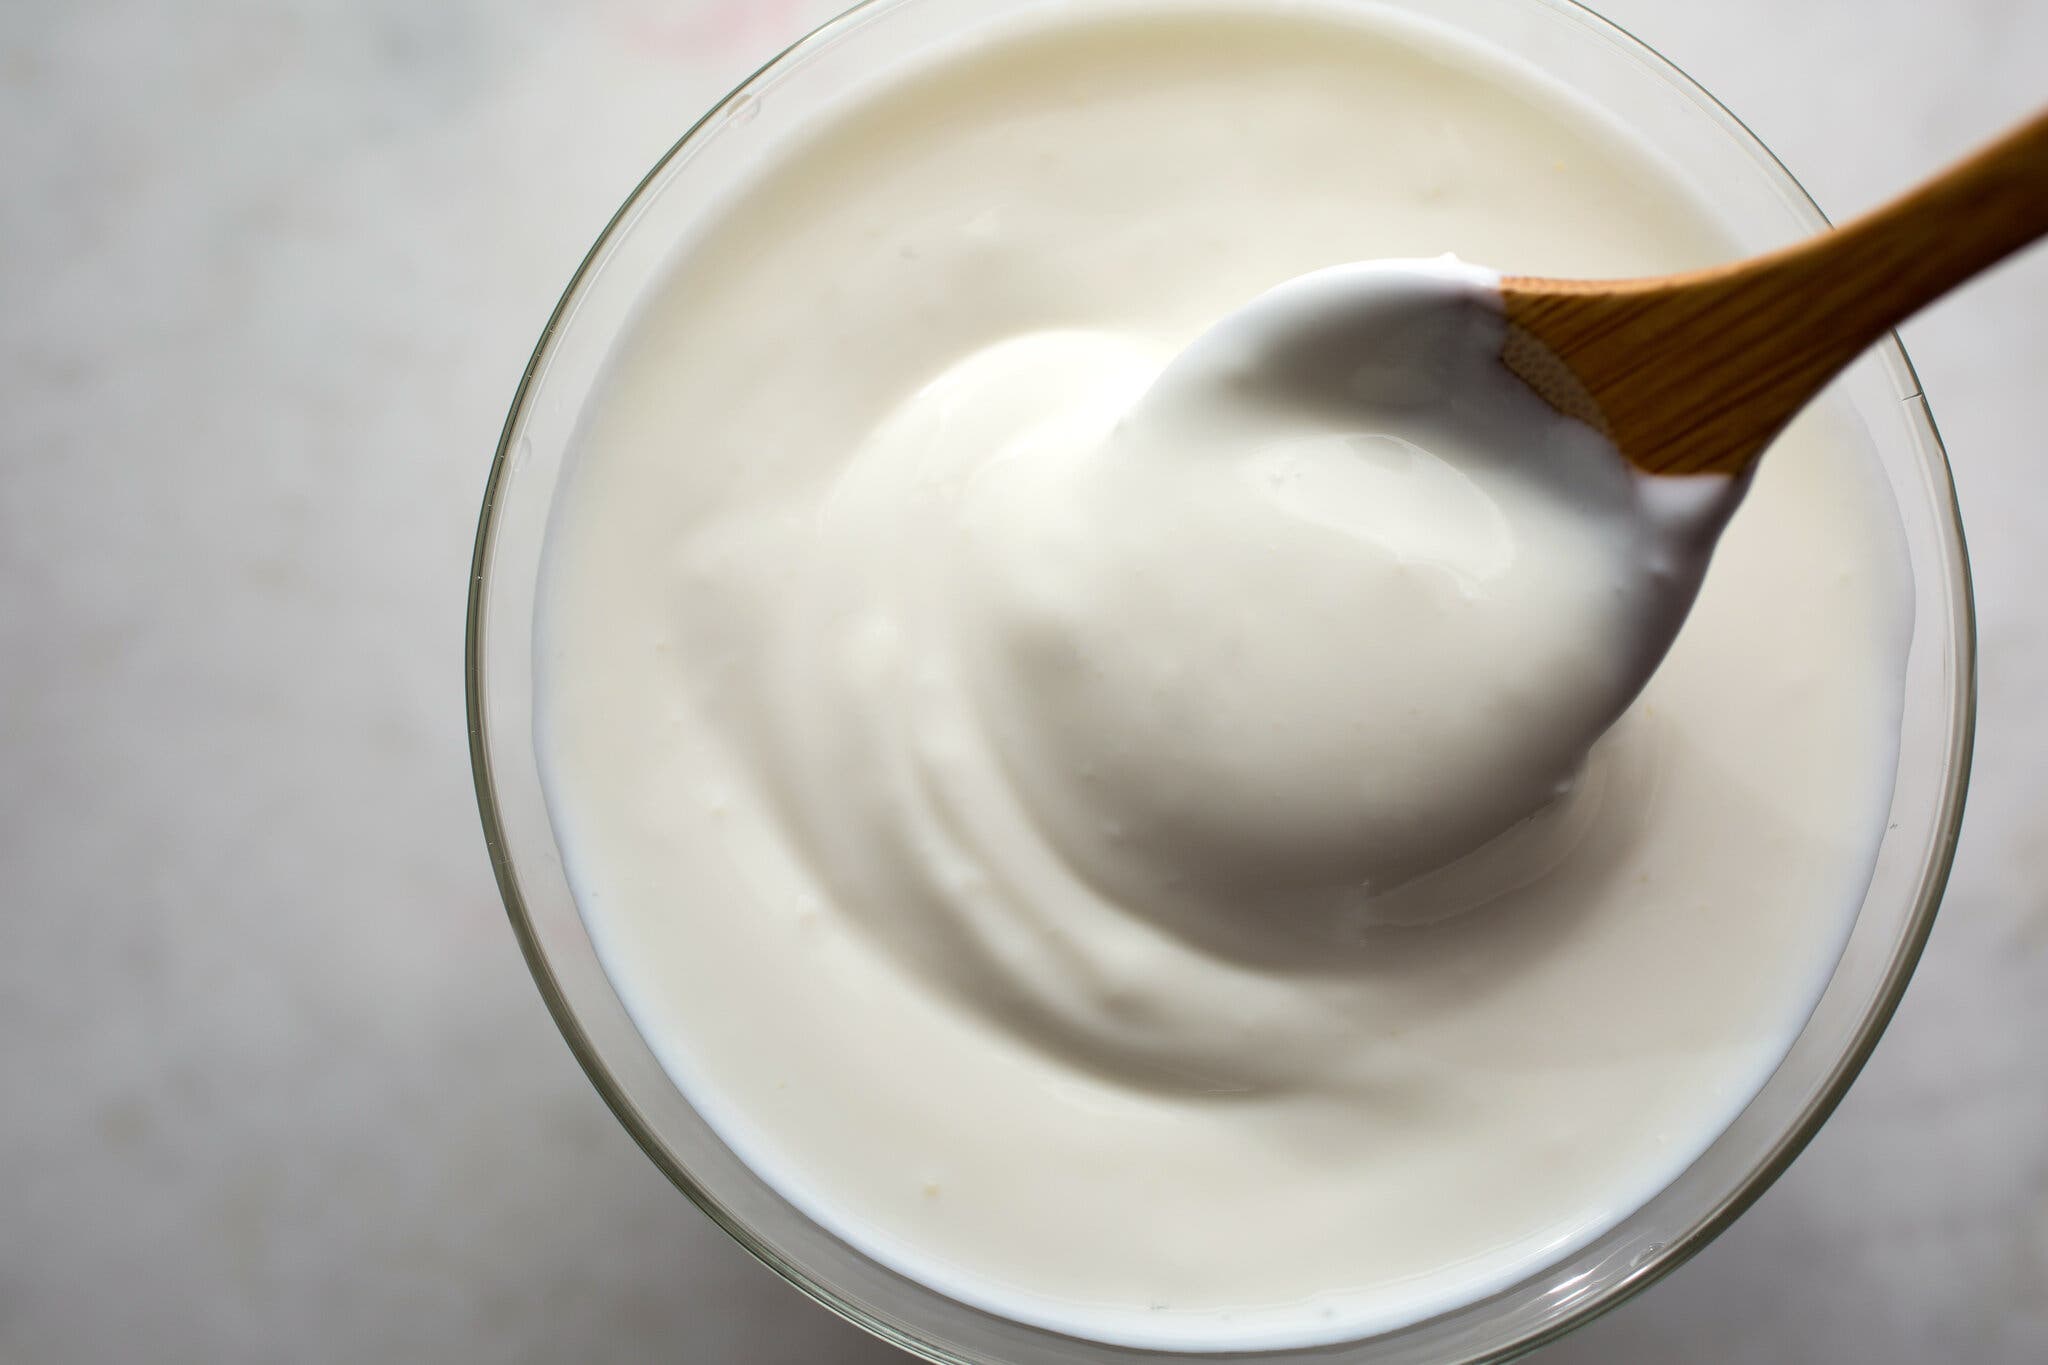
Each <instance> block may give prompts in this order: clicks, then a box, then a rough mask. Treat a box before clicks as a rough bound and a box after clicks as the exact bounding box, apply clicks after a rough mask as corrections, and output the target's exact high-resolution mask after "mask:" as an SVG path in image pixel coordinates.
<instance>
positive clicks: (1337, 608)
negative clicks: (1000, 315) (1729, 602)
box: [956, 259, 1739, 932]
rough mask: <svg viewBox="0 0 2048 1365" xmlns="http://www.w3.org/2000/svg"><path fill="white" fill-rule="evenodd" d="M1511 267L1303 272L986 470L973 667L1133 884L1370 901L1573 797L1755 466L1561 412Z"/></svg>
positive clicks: (1012, 743)
mask: <svg viewBox="0 0 2048 1365" xmlns="http://www.w3.org/2000/svg"><path fill="white" fill-rule="evenodd" d="M1497 286H1498V279H1497V276H1495V275H1494V274H1492V272H1489V271H1486V270H1483V269H1479V268H1476V267H1473V266H1468V265H1464V264H1461V263H1459V262H1456V261H1453V260H1449V259H1445V260H1439V261H1421V262H1418V261H1407V262H1375V263H1368V264H1360V265H1349V266H1342V267H1338V268H1336V269H1331V270H1325V271H1320V272H1317V273H1315V274H1312V275H1308V276H1305V277H1302V278H1300V279H1297V280H1295V281H1292V282H1291V283H1288V284H1285V285H1283V286H1281V287H1279V288H1277V289H1275V290H1272V291H1271V292H1269V293H1267V294H1265V295H1264V296H1262V297H1260V298H1258V299H1257V300H1255V301H1254V302H1252V303H1251V304H1250V305H1248V306H1247V307H1245V308H1244V309H1242V310H1240V311H1239V312H1237V313H1235V314H1233V315H1232V316H1230V317H1229V318H1227V319H1225V320H1224V321H1223V322H1221V323H1220V324H1218V325H1216V326H1214V327H1213V328H1211V329H1210V330H1209V331H1207V332H1206V333H1204V334H1203V335H1202V336H1200V337H1199V338H1198V339H1197V340H1196V341H1195V342H1194V343H1193V344H1192V345H1190V346H1188V347H1187V348H1186V349H1185V350H1183V351H1181V352H1180V353H1179V354H1178V355H1176V356H1175V357H1173V359H1172V360H1171V361H1170V363H1168V364H1167V365H1166V366H1165V368H1164V370H1163V372H1161V373H1159V374H1158V375H1157V377H1156V378H1155V379H1151V380H1150V382H1149V383H1148V384H1147V386H1146V387H1145V389H1144V392H1143V393H1142V396H1140V397H1138V398H1137V399H1136V401H1135V402H1134V403H1132V404H1131V405H1130V406H1129V407H1128V408H1127V409H1124V410H1121V411H1117V410H1116V408H1117V404H1116V400H1115V398H1114V396H1112V397H1110V399H1109V401H1108V402H1107V403H1104V404H1101V405H1099V406H1098V407H1097V408H1096V411H1095V416H1094V425H1093V426H1090V425H1089V424H1088V423H1087V422H1086V421H1085V420H1078V419H1076V417H1075V416H1074V415H1073V414H1074V409H1071V408H1070V409H1069V414H1068V416H1067V417H1065V418H1064V419H1054V420H1052V421H1049V422H1048V423H1046V424H1044V425H1043V426H1040V427H1038V428H1036V429H1034V430H1033V431H1032V432H1031V433H1029V434H1028V435H1026V436H1024V437H1023V438H1021V439H1019V440H1017V441H1016V442H1014V444H1013V445H1012V447H1011V448H1010V449H1009V450H1007V451H1006V452H1004V454H1003V455H1002V456H1001V457H1000V458H998V459H996V460H994V461H992V462H991V463H990V464H988V465H987V466H986V467H985V468H984V469H983V470H982V471H981V473H980V474H979V476H978V477H977V478H976V480H975V481H974V484H973V486H972V488H971V489H970V490H969V491H968V493H967V496H966V498H965V499H964V502H963V507H962V511H961V522H960V544H959V547H958V553H959V555H960V558H961V560H962V562H963V565H964V575H963V583H962V592H961V599H962V602H963V604H964V607H965V609H964V610H963V611H961V612H960V614H959V616H958V618H957V624H956V628H957V630H958V632H959V635H960V638H961V639H962V640H963V641H964V642H965V643H966V647H967V648H968V650H969V651H970V654H971V657H972V659H973V661H974V665H975V667H974V682H975V688H974V690H975V696H976V698H977V701H978V702H979V704H980V706H981V708H982V711H983V714H984V716H985V718H986V720H987V722H988V724H989V726H990V728H991V731H992V733H993V734H994V735H995V737H996V739H997V743H998V746H999V748H1000V750H1001V753H1002V757H1003V760H1004V763H1005V765H1006V767H1007V769H1008V771H1009V772H1010V773H1011V774H1012V775H1013V778H1014V780H1015V782H1016V783H1017V785H1018V787H1019V789H1020V791H1021V793H1022V794H1023V796H1024V798H1025V799H1026V800H1027V801H1028V803H1029V804H1030V806H1031V809H1032V810H1033V812H1034V814H1035V816H1036V818H1037V820H1038V821H1039V822H1040V824H1041V825H1042V826H1043V828H1044V829H1045V830H1046V831H1047V832H1048V833H1049V835H1050V836H1051V837H1052V838H1053V839H1054V840H1055V842H1056V843H1057V844H1058V845H1059V847H1060V848H1061V849H1062V850H1063V851H1064V852H1065V854H1066V856H1067V857H1068V858H1070V859H1071V860H1072V861H1073V862H1074V863H1075V865H1076V866H1077V867H1079V868H1080V869H1082V870H1083V872H1084V873H1085V874H1086V875H1088V876H1089V877H1090V878H1091V879H1092V880H1094V881H1095V882H1097V883H1098V884H1099V885H1101V886H1103V887H1105V888H1106V889H1108V890H1109V891H1110V892H1111V893H1112V894H1114V895H1115V896H1117V897H1118V898H1119V899H1120V900H1123V901H1126V902H1128V903H1135V904H1138V905H1143V906H1148V907H1156V908H1158V909H1159V910H1160V911H1161V912H1162V913H1175V914H1183V915H1184V914H1188V913H1195V914H1206V913H1209V912H1211V911H1213V910H1214V909H1215V908H1217V907H1226V906H1228V907H1237V908H1238V909H1239V910H1240V911H1247V912H1250V913H1253V914H1255V915H1257V916H1259V917H1260V918H1262V919H1264V920H1265V921H1267V923H1266V925H1265V926H1264V927H1263V928H1262V930H1261V932H1272V928H1273V926H1272V923H1271V922H1272V920H1274V919H1275V918H1280V919H1284V918H1286V917H1288V916H1293V917H1294V918H1296V919H1302V918H1304V917H1305V918H1307V919H1308V920H1309V921H1311V922H1316V921H1319V920H1329V919H1330V918H1331V917H1332V916H1334V917H1335V918H1336V920H1337V921H1339V922H1354V921H1355V920H1356V919H1357V916H1358V912H1359V911H1360V909H1361V908H1363V909H1365V910H1367V911H1370V909H1371V907H1373V906H1375V905H1381V906H1386V905H1391V904H1392V903H1393V900H1392V898H1391V895H1390V893H1393V892H1396V891H1397V890H1399V889H1400V888H1402V887H1404V886H1407V885H1408V884H1410V883H1412V882H1414V881H1415V880H1416V879H1417V878H1419V877H1422V876H1423V875H1424V874H1427V873H1431V872H1433V871H1436V870H1437V869H1442V868H1445V867H1446V866H1448V865H1450V864H1452V863H1455V862H1457V861H1458V860H1460V859H1462V858H1465V857H1466V856H1467V855H1470V854H1473V853H1474V852H1475V851H1477V850H1479V849H1481V848H1482V847H1483V846H1485V845H1488V844H1489V843H1491V842H1492V841H1495V840H1497V839H1500V838H1501V837H1502V836H1504V835H1507V834H1509V833H1510V832H1511V831H1512V830H1513V829H1514V828H1515V827H1516V826H1518V825H1521V824H1522V823H1524V822H1526V821H1529V820H1531V819H1532V818H1533V817H1536V816H1538V815H1539V814H1540V813H1542V812H1544V811H1546V810H1547V809H1550V808H1552V807H1554V806H1556V805H1557V804H1558V802H1559V799H1560V798H1561V797H1563V796H1564V795H1566V794H1567V793H1569V792H1570V790H1571V789H1572V787H1573V784H1574V782H1575V780H1576V777H1577V775H1578V773H1579V771H1580V769H1581V766H1582V764H1583V763H1584V761H1585V758H1586V755H1587V752H1588V750H1589V749H1590V748H1591V747H1592V746H1593V744H1594V743H1595V742H1596V741H1597V740H1598V739H1599V738H1600V736H1601V735H1602V733H1603V732H1605V731H1606V730H1607V728H1608V727H1609V726H1610V725H1611V724H1613V722H1614V721H1615V719H1616V718H1617V717H1618V716H1619V715H1620V714H1621V713H1622V712H1623V711H1624V710H1625V709H1626V708H1627V706H1628V705H1629V703H1630V702H1631V701H1633V700H1634V698H1635V696H1636V694H1637V693H1638V692H1639V691H1640V690H1641V688H1642V686H1643V684H1644V683H1645V682H1646V681H1647V680H1648V678H1649V675H1650V673H1651V671H1652V670H1653V669H1654V668H1655V667H1656V664H1657V662H1658V661H1659V660H1660V659H1661V658H1662V657H1663V655H1664V653H1665V651H1666V650H1667V648H1668V647H1669V645H1670V643H1671V641H1672V639H1673V638H1674V636H1675V635H1676V633H1677V631H1678V627H1679V625H1680V624H1681V623H1682V621H1683V619H1684V617H1685V613H1686V611H1687V609H1688V607H1689V606H1690V604H1691V602H1692V599H1693V597H1694V594H1695V592H1696V590H1697V588H1698V586H1699V582H1700V577H1701V574H1702V572H1703V570H1704V568H1705V563H1706V557H1707V551H1708V550H1709V549H1710V548H1711V545H1712V540H1713V536H1714V533H1715V532H1716V531H1717V530H1718V528H1719V525H1720V522H1721V520H1722V519H1723V518H1725V516H1726V514H1727V512H1728V510H1730V508H1731V507H1732V502H1733V497H1734V495H1735V493H1736V492H1737V491H1739V490H1736V489H1734V488H1733V487H1732V485H1731V483H1730V481H1729V480H1727V479H1723V478H1711V479H1706V480H1699V481H1694V482H1693V483H1692V484H1690V485H1689V486H1679V485H1678V484H1676V483H1675V482H1674V481H1669V480H1657V481H1656V483H1657V484H1659V485H1665V486H1659V487H1652V486H1650V482H1651V481H1650V480H1649V479H1648V477H1647V476H1643V475H1640V474H1637V473H1635V472H1634V471H1633V470H1632V468H1631V467H1630V466H1629V465H1627V464H1626V463H1625V462H1624V461H1623V460H1622V459H1621V458H1620V457H1619V455H1618V454H1617V453H1616V452H1615V451H1614V449H1613V448H1612V447H1611V446H1610V445H1609V444H1608V442H1607V441H1606V440H1605V439H1604V438H1603V437H1601V436H1600V435H1599V434H1598V433H1597V432H1595V431H1593V430H1592V429H1591V428H1589V427H1587V426H1585V425H1584V424H1583V423H1580V422H1577V421H1575V420H1572V419H1569V418H1565V417H1562V416H1560V415H1559V414H1557V413H1556V412H1554V411H1552V410H1551V409H1550V408H1549V407H1548V406H1547V405H1546V404H1545V403H1544V402H1543V400H1541V399H1540V398H1538V397H1537V396H1536V395H1535V394H1534V393H1532V392H1531V391H1530V390H1529V389H1528V388H1527V387H1526V386H1525V385H1524V384H1523V383H1522V381H1521V380H1519V379H1517V378H1516V377H1515V376H1514V375H1513V374H1512V373H1510V372H1509V371H1508V370H1507V369H1506V368H1505V367H1504V366H1503V365H1502V364H1501V361H1500V353H1501V342H1502V337H1503V331H1504V326H1505V324H1504V322H1503V319H1502V316H1501V311H1500V308H1499V303H1498V299H1499V293H1498V287H1497ZM1073 344H1077V345H1078V344H1079V343H1073ZM1098 363H1100V364H1101V366H1102V369H1103V371H1104V372H1110V371H1113V370H1115V369H1116V368H1117V366H1116V364H1115V363H1114V362H1112V361H1108V360H1107V358H1106V357H1105V359H1104V361H1101V362H1098ZM1128 364H1129V365H1130V367H1131V368H1136V369H1140V370H1141V369H1142V365H1141V364H1140V363H1139V362H1137V361H1136V360H1135V359H1134V360H1132V361H1131V362H1128ZM1015 378H1017V379H1018V380H1019V381H1020V387H1022V388H1023V389H1025V390H1027V391H1028V390H1030V389H1032V388H1034V387H1038V388H1040V389H1041V391H1042V389H1043V384H1042V383H1039V384H1034V382H1033V381H1032V380H1030V379H1028V378H1024V377H1022V376H1017V377H1015ZM1104 408H1107V409H1109V411H1108V412H1105V411H1103V409H1104ZM1112 414H1113V421H1111V420H1109V419H1110V417H1111V415H1112ZM1510 861H1512V860H1510ZM1508 871H1509V872H1510V873H1512V872H1513V869H1508ZM1471 899H1472V896H1470V895H1469V894H1467V895H1463V896H1454V897H1439V898H1436V899H1435V900H1431V899H1430V898H1429V897H1427V896H1419V895H1415V894H1410V895H1409V896H1407V897H1405V898H1404V899H1403V904H1402V912H1401V913H1402V916H1403V917H1424V918H1427V917H1433V916H1434V915H1437V914H1442V913H1448V912H1450V911H1453V910H1455V909H1458V908H1462V905H1463V903H1465V902H1469V901H1470V900H1471ZM1190 907H1194V909H1192V910H1190Z"/></svg>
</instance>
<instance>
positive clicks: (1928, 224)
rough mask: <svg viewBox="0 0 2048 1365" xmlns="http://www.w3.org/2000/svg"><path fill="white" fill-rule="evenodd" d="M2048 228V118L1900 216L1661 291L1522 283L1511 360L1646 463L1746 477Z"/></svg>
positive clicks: (1891, 214) (1921, 195)
mask: <svg viewBox="0 0 2048 1365" xmlns="http://www.w3.org/2000/svg"><path fill="white" fill-rule="evenodd" d="M2044 234H2048V111H2044V112H2043V113H2042V114H2040V115H2038V116H2036V117H2035V118H2034V119H2033V120H2032V121H2031V122H2029V123H2027V124H2025V125H2023V126H2021V127H2020V128H2018V129H2016V130H2015V131H2013V132H2012V133H2010V134H2008V135H2007V136H2005V137H2004V138H2002V139H2000V140H1999V141H1997V142H1994V143H1992V144H1991V145H1990V146H1988V147H1986V148H1984V149H1983V150H1982V151H1980V152H1978V153H1977V154H1976V155H1975V156H1972V157H1971V158H1970V159H1969V160H1967V161H1964V162H1962V163H1961V164H1959V165H1957V166H1955V167H1954V168H1952V169H1950V170H1949V171H1947V172H1946V173H1944V174H1942V175H1940V176H1938V177H1936V178H1935V179H1933V180H1930V181H1928V182H1927V183H1926V184H1924V185H1922V186H1920V187H1919V188H1918V189H1916V190H1913V191H1912V192H1911V193H1909V194H1906V195H1905V196H1903V197H1902V198H1899V199H1897V200H1894V201H1893V202H1892V203H1890V204H1888V205H1886V206H1885V207H1883V208H1880V209H1878V210H1876V211H1875V212H1873V213H1869V214H1866V215H1864V216H1863V217H1861V218H1858V219H1856V220H1855V221H1853V222H1851V223H1848V224H1847V225H1845V226H1843V227H1841V228H1839V229H1837V230H1835V231H1833V232H1828V233H1823V234H1822V235H1820V236H1818V237H1815V238H1812V239H1810V240H1808V241H1805V242H1800V243H1797V244H1795V245H1793V246H1790V247H1786V248H1784V249H1783V250H1780V251H1776V252H1772V253H1771V254H1769V255H1766V256H1760V257H1757V258H1755V259H1754V260H1749V261H1740V262H1737V263H1735V264H1733V265H1726V266H1718V267H1715V268H1713V269H1709V270H1699V271H1693V272H1690V273H1687V274H1683V275H1669V276H1663V277H1660V278H1656V279H1643V280H1549V279H1541V278H1535V277H1531V276H1509V277H1508V278H1507V279H1505V280H1503V281H1502V293H1503V295H1504V297H1505V302H1506V307H1507V316H1508V321H1509V323H1510V344H1509V347H1508V350H1507V352H1506V354H1505V358H1506V359H1507V361H1508V363H1509V365H1510V366H1511V367H1513V368H1514V369H1515V370H1516V371H1517V372H1518V373H1521V374H1523V375H1524V377H1525V378H1528V379H1529V380H1530V382H1531V383H1532V384H1534V385H1535V386H1536V387H1537V389H1538V391H1539V392H1544V393H1545V396H1546V397H1549V398H1550V399H1551V401H1552V402H1553V403H1554V404H1556V405H1557V406H1558V407H1559V408H1560V409H1562V410H1564V411H1567V412H1571V413H1572V415H1574V416H1583V417H1586V418H1587V419H1588V420H1591V421H1593V422H1594V423H1595V425H1598V426H1600V427H1601V428H1602V429H1603V430H1605V431H1606V432H1607V434H1608V435H1609V437H1610V438H1611V439H1613V441H1614V443H1615V445H1616V446H1618V447H1619V448H1620V449H1621V452H1622V453H1623V455H1625V456H1626V457H1627V458H1628V459H1629V460H1631V461H1632V462H1633V463H1635V464H1636V465H1638V466H1640V467H1641V468H1644V469H1647V470H1650V471H1652V472H1657V473H1707V472H1711V473H1739V472H1741V471H1742V470H1743V469H1745V468H1747V467H1748V466H1749V464H1750V463H1751V462H1752V461H1754V460H1755V459H1756V457H1757V456H1758V455H1760V454H1761V453H1762V452H1763V449H1764V447H1765V446H1767V445H1769V444H1770V442H1771V440H1772V439H1773V438H1774V437H1775V436H1776V435H1777V434H1778V432H1779V431H1780V430H1781V429H1782V428H1783V427H1784V425H1785V423H1787V422H1789V421H1790V420H1791V419H1792V417H1793V416H1794V414H1796V413H1797V412H1798V411H1799V410H1800V409H1801V408H1802V407H1804V406H1805V405H1806V404H1807V402H1808V401H1809V400H1811V399H1812V398H1813V396H1814V395H1815V394H1816V393H1818V392H1819V391H1820V389H1821V388H1822V387H1823V386H1824V385H1825V384H1826V383H1827V382H1828V381H1829V380H1830V379H1832V378H1834V376H1835V375H1836V374H1838V373H1839V372H1840V371H1841V370H1842V369H1843V367H1845V366H1846V365H1848V363H1849V362H1850V361H1852V360H1854V359H1855V358H1856V357H1857V356H1858V355H1860V354H1861V353H1862V352H1863V350H1864V348H1866V347H1867V346H1869V345H1870V344H1871V343H1873V342H1875V341H1877V340H1878V339H1879V338H1880V337H1882V336H1883V335H1884V334H1885V333H1886V332H1887V331H1889V330H1890V329H1891V328H1893V327H1895V326H1897V325H1898V324H1899V323H1900V322H1902V321H1904V320H1905V319H1906V318H1907V317H1909V316H1911V315H1912V314H1913V313H1915V312H1918V311H1919V310H1920V309H1921V308H1923V307H1925V306H1926V305H1927V304H1929V303H1931V302H1933V301H1934V300H1935V299H1936V298H1938V297H1940V296H1941V295H1942V294H1945V293H1947V292H1948V291H1949V290H1950V289H1953V288H1955V287H1956V286H1957V285H1958V284H1961V283H1962V282H1963V281H1965V280H1967V279H1969V278H1970V277H1971V276H1973V275H1975V274H1977V273H1978V272H1980V271H1982V270H1984V269H1986V268H1988V267H1989V266H1991V265H1994V264H1996V263H1997V262H1998V261H2000V260H2002V259H2003V258H2004V257H2006V256H2008V255H2010V254H2011V253H2012V252H2014V251H2017V250H2018V249H2019V248H2021V247H2023V246H2025V245H2027V244H2028V243H2029V242H2032V241H2033V240H2035V239H2036V238H2038V237H2041V236H2043V235H2044ZM1518 334H1519V335H1518ZM1532 340H1533V342H1535V343H1540V345H1536V346H1532V345H1531V342H1532ZM1544 352H1548V353H1549V354H1548V355H1547V356H1546V355H1545V354H1544ZM1558 361H1561V362H1562V363H1563V366H1564V368H1565V369H1566V370H1568V371H1569V378H1565V377H1561V376H1560V375H1559V374H1558V372H1557V369H1556V362H1558ZM1574 379H1575V380H1576V383H1577V385H1578V386H1580V389H1579V391H1577V392H1565V390H1569V389H1571V382H1570V381H1571V380H1574ZM1588 403H1590V405H1591V410H1590V411H1589V410H1586V409H1587V404H1588ZM1575 409H1576V410H1575Z"/></svg>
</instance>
